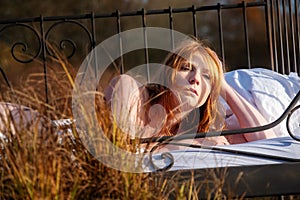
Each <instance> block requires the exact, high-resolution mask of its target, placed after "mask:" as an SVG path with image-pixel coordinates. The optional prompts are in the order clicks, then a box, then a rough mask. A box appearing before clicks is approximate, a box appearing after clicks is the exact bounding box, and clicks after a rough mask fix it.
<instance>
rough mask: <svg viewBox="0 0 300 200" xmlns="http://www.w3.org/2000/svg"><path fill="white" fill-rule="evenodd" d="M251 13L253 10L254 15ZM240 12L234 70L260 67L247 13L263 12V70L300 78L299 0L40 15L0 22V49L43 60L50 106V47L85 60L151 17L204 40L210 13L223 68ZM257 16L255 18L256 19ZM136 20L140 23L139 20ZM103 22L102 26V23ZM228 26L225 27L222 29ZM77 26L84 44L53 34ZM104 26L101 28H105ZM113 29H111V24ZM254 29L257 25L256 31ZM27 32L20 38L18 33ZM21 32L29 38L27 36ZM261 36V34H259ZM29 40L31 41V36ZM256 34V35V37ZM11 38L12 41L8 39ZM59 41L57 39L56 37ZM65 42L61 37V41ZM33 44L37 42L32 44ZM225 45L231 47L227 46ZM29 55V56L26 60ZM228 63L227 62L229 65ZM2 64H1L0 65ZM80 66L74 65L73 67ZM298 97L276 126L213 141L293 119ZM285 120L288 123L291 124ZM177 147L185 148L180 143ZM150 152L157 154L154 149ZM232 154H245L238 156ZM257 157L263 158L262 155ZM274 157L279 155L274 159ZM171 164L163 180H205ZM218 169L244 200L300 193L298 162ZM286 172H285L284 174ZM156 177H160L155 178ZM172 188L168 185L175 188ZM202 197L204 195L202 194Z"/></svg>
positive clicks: (202, 172)
mask: <svg viewBox="0 0 300 200" xmlns="http://www.w3.org/2000/svg"><path fill="white" fill-rule="evenodd" d="M251 9H252V10H251ZM236 10H237V11H238V12H240V18H239V20H240V21H238V22H239V23H240V24H241V26H242V30H241V31H239V30H237V32H238V33H239V34H240V35H241V36H242V41H243V43H244V45H243V53H242V55H243V56H244V58H245V59H244V60H242V61H241V60H239V61H237V62H236V63H233V64H234V65H236V66H241V68H249V69H250V68H253V67H256V66H257V64H254V63H255V56H253V55H252V54H255V53H254V51H255V49H254V50H253V49H252V48H251V42H252V40H253V38H250V36H249V35H250V32H251V29H250V28H249V24H250V23H252V25H253V23H254V24H255V22H253V21H252V22H250V21H249V13H251V12H252V11H253V10H257V11H259V12H260V13H262V18H261V19H263V21H264V23H263V24H264V27H261V28H262V30H263V37H264V39H263V40H264V41H265V42H266V43H265V47H266V53H265V61H264V63H265V64H264V67H266V68H269V69H271V70H273V71H276V72H279V73H282V74H288V73H290V72H296V73H298V75H299V74H300V30H299V29H300V28H299V16H300V11H299V1H298V0H276V1H273V0H264V1H255V2H245V1H242V2H240V3H236V4H221V3H218V4H216V5H207V6H197V5H193V6H191V7H186V8H172V7H169V8H166V9H160V10H145V9H142V10H138V11H132V12H124V13H122V12H120V11H119V10H117V11H116V12H113V13H104V14H97V13H89V14H82V15H73V16H42V15H41V16H39V17H32V18H23V19H6V20H3V19H2V20H0V42H1V43H0V44H5V47H8V48H9V51H10V54H9V56H10V57H11V59H12V60H14V62H19V63H23V64H24V65H26V64H30V63H31V62H33V61H34V60H35V59H39V60H41V61H42V62H41V67H42V69H43V74H44V76H43V83H44V101H45V102H46V103H49V102H50V100H49V95H48V93H49V87H48V82H49V80H48V76H47V75H48V67H49V66H48V62H49V60H50V58H51V57H55V55H54V53H53V51H52V50H51V47H50V45H49V44H52V45H56V46H58V48H59V49H60V50H61V51H63V52H64V53H65V55H66V57H67V58H68V59H69V60H70V61H71V62H72V59H74V57H76V56H78V52H79V53H80V54H81V55H83V56H85V55H86V54H87V53H88V52H90V51H91V50H92V49H93V48H95V47H96V46H97V44H99V43H100V42H101V41H102V40H104V39H105V38H106V37H107V36H109V35H111V34H117V33H120V32H122V31H124V30H126V29H127V27H126V23H125V22H124V21H126V20H127V19H129V20H132V19H133V20H135V21H136V23H137V25H136V26H138V27H148V26H150V25H149V24H148V23H147V22H148V19H149V18H150V17H151V16H164V17H165V19H166V21H167V28H169V29H171V30H176V28H175V27H176V16H178V15H181V14H188V17H189V20H190V21H191V26H190V27H189V28H190V29H189V30H187V32H188V33H189V34H192V35H194V36H195V37H198V38H202V37H205V33H204V32H203V31H202V26H201V23H203V20H202V18H199V15H201V13H205V12H209V13H212V15H214V16H215V17H216V27H217V37H216V38H213V39H211V40H212V41H211V43H213V45H214V47H215V49H216V50H217V52H218V54H219V55H220V56H221V57H222V59H223V62H224V63H227V62H228V63H230V62H231V65H232V62H234V61H231V60H230V57H232V56H234V55H229V54H228V53H227V50H226V49H227V48H228V47H227V46H228V43H226V40H228V37H229V36H228V35H227V34H229V33H228V32H224V29H225V25H226V24H225V18H224V15H226V13H227V12H233V11H236ZM252 15H253V14H252ZM136 17H137V18H138V20H136ZM102 20H103V21H105V20H109V21H110V23H113V25H112V26H113V27H114V30H115V32H114V33H105V34H107V36H103V35H101V34H100V33H103V32H105V30H104V29H101V27H100V26H99V24H98V23H100V24H101V23H102V22H101V21H102ZM103 23H104V22H103ZM224 24H225V25H224ZM70 25H71V26H74V27H75V28H77V29H76V30H80V31H81V34H80V35H79V36H76V34H72V36H74V35H75V40H76V39H77V40H78V38H76V37H79V41H80V40H81V39H82V37H85V38H86V39H87V40H86V41H85V42H84V44H82V43H83V42H81V43H80V42H79V43H78V41H75V40H74V39H73V38H69V37H68V36H66V35H67V34H66V35H64V33H63V34H61V35H60V34H58V35H56V36H52V35H55V31H57V30H58V29H59V28H62V30H66V29H68V26H70ZM102 25H103V24H102ZM110 25H111V24H110ZM252 28H253V26H252ZM15 30H17V31H24V32H22V33H21V34H20V33H17V31H15ZM23 33H27V36H26V35H25V34H23ZM260 33H261V32H260ZM28 35H29V36H28ZM252 35H253V33H252ZM254 35H255V33H254ZM10 37H12V38H10ZM55 37H57V38H55ZM60 37H61V38H60ZM33 41H34V42H33ZM121 43H122V41H121V40H120V51H122V48H121V47H122V44H121ZM226 45H227V46H226ZM24 55H25V56H24ZM143 57H144V62H145V63H149V62H150V61H149V60H150V56H149V49H148V48H145V49H144V52H143ZM228 60H229V61H228ZM0 64H1V62H0ZM126 64H128V63H125V62H124V59H123V56H121V58H120V59H119V61H118V67H119V71H120V73H125V72H126V70H127V69H126V67H127V66H126ZM1 65H2V66H0V70H1V75H2V77H3V81H4V83H5V84H6V85H7V86H8V88H10V89H12V90H13V88H14V85H13V84H12V83H11V81H10V80H9V78H8V76H7V75H6V74H7V72H6V71H5V68H4V66H3V64H1ZM74 65H76V64H74ZM299 99H300V92H299V93H298V94H297V95H296V97H295V98H294V100H293V101H292V102H291V104H290V105H289V107H288V108H287V109H286V111H285V112H284V113H283V114H282V116H281V117H279V118H278V119H277V120H276V121H274V122H272V123H270V124H268V125H265V126H262V127H254V128H248V129H239V130H231V131H222V133H219V132H216V133H211V134H210V136H212V137H213V136H216V135H229V134H241V133H249V132H256V131H258V130H266V129H269V128H272V127H274V126H276V125H277V124H278V123H280V122H281V121H282V120H283V119H285V118H287V119H289V118H290V116H291V115H292V114H293V112H295V110H297V109H299V108H300V107H299V106H296V104H297V103H298V102H299ZM288 121H289V120H287V124H288ZM287 129H288V132H289V134H290V135H291V137H292V138H293V139H295V140H297V141H300V138H299V137H297V136H296V135H295V134H294V133H292V132H291V131H290V130H289V126H288V125H287ZM195 137H196V138H200V137H207V134H202V133H200V134H191V135H181V136H175V137H161V138H151V139H144V140H142V142H149V141H155V142H158V143H159V145H161V144H167V143H170V140H172V142H173V143H174V141H179V140H181V139H186V138H195ZM176 143H177V144H178V145H185V144H180V143H179V142H176ZM193 147H194V148H205V147H204V146H193ZM214 148H215V150H221V151H229V150H225V149H218V148H217V147H214ZM152 150H155V148H153V149H152ZM233 153H241V154H242V153H243V152H238V151H235V152H233ZM165 155H166V156H167V158H169V159H172V155H171V154H165ZM257 156H264V155H259V153H258V154H257ZM275 157H276V156H275ZM170 167H171V165H169V166H166V167H164V168H162V169H158V170H157V171H163V175H164V176H165V177H170V178H172V179H173V178H174V177H175V179H180V180H184V179H189V177H190V176H191V175H192V174H193V176H195V177H198V179H199V180H201V179H203V180H204V179H205V178H207V176H206V175H205V174H207V173H206V172H207V171H206V170H203V169H201V170H193V171H190V170H182V171H176V172H174V171H172V172H167V170H168V169H169V168H170ZM215 170H226V173H227V175H226V180H227V181H226V183H225V184H224V186H223V189H224V191H227V190H228V192H229V189H230V188H231V189H232V188H235V192H236V193H235V195H238V196H241V195H246V196H249V197H251V196H269V195H285V194H286V195H289V194H299V193H300V190H299V188H298V187H297V185H298V183H299V177H300V163H299V160H298V159H295V160H293V159H292V160H289V163H283V164H277V165H269V166H268V165H262V166H246V167H245V166H243V167H229V168H226V169H225V168H224V169H220V168H218V169H215ZM283 171H287V173H284V175H283V174H282V172H283ZM154 175H155V176H156V175H157V176H158V175H160V173H158V172H157V173H154ZM238 177H239V178H240V180H242V181H240V182H239V184H238V185H235V183H236V182H235V181H236V179H237V178H238ZM171 184H172V183H170V185H171ZM199 195H200V196H201V195H203V194H201V192H200V193H199Z"/></svg>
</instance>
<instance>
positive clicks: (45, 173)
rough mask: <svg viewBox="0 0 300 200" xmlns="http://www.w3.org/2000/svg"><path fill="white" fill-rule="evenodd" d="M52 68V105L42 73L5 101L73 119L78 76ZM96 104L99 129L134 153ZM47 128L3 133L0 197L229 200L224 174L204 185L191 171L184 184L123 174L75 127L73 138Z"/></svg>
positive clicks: (60, 63)
mask: <svg viewBox="0 0 300 200" xmlns="http://www.w3.org/2000/svg"><path fill="white" fill-rule="evenodd" d="M48 64H51V65H52V66H49V68H48V69H49V71H48V83H49V84H48V86H49V90H48V91H49V104H45V103H44V102H45V98H44V88H43V81H42V80H43V79H42V78H41V76H43V75H42V74H39V73H31V74H30V75H29V76H27V77H26V79H25V80H24V84H23V86H22V88H21V89H18V90H15V91H14V93H12V91H8V92H6V93H3V94H2V95H3V96H2V97H1V100H2V101H9V102H15V103H20V104H23V105H26V106H29V107H31V108H33V109H35V110H38V111H39V112H40V113H42V114H43V115H45V116H46V117H48V118H50V119H52V120H55V119H61V118H72V112H71V91H72V79H73V78H74V75H75V74H76V73H75V72H74V71H69V70H67V69H72V67H71V66H70V64H69V63H68V62H67V61H66V60H65V59H63V57H60V59H54V60H52V62H51V63H50V62H49V63H48ZM58 69H60V70H58ZM99 97H101V95H100V96H99ZM97 101H98V102H97V105H99V106H98V109H97V111H98V120H99V125H100V126H101V127H102V129H103V130H104V132H105V134H106V135H107V136H108V138H110V139H111V140H112V141H113V143H114V144H115V145H118V146H119V147H122V148H123V149H126V150H128V151H134V148H135V147H133V146H132V145H129V144H130V143H129V142H128V138H124V137H120V136H121V135H122V133H121V131H120V130H118V128H116V126H115V124H114V123H113V122H112V120H111V118H110V115H109V112H108V111H107V109H105V106H104V102H103V101H102V100H101V98H97ZM35 120H39V119H35ZM43 127H44V128H43V129H42V130H39V129H38V128H37V126H36V125H34V123H32V124H30V125H29V126H24V127H22V128H21V129H20V130H19V131H18V132H17V133H16V134H13V132H12V131H11V130H9V129H8V130H7V131H6V132H5V135H6V137H7V138H6V139H5V140H1V142H0V156H1V161H0V172H1V175H0V199H169V198H172V199H198V193H203V194H204V196H206V197H207V198H208V199H224V198H225V199H226V198H228V197H227V196H225V195H224V193H223V191H222V189H221V188H222V186H223V184H224V182H225V174H226V172H224V173H223V172H222V173H219V174H215V173H212V172H211V173H207V174H206V175H204V177H206V178H207V179H206V180H205V181H199V180H200V179H199V177H197V176H195V175H194V174H193V173H192V175H191V176H190V177H189V178H188V179H184V180H182V179H181V177H180V175H179V174H175V175H173V176H171V177H169V176H168V177H166V176H164V174H154V175H153V174H149V173H125V172H121V171H118V170H115V169H112V168H109V167H106V166H105V165H103V164H102V163H101V162H99V161H98V160H97V159H95V158H94V157H93V156H92V155H91V154H90V153H89V152H88V151H87V150H86V148H85V147H84V145H83V144H82V142H81V140H80V139H79V138H78V137H77V132H76V129H75V128H74V127H71V129H72V133H71V134H70V133H68V132H65V133H64V134H63V135H61V136H60V135H58V134H57V131H58V130H57V128H53V126H52V124H51V123H47V122H46V123H43ZM121 164H122V163H121ZM201 180H202V179H201ZM208 185H210V186H209V187H208Z"/></svg>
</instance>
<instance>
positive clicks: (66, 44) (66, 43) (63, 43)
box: [45, 20, 94, 59]
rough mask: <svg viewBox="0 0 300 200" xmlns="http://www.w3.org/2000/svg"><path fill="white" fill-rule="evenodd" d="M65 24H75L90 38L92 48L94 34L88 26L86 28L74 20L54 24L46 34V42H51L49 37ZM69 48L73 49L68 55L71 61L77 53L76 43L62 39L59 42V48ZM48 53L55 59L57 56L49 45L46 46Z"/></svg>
mask: <svg viewBox="0 0 300 200" xmlns="http://www.w3.org/2000/svg"><path fill="white" fill-rule="evenodd" d="M65 24H74V25H76V26H78V27H80V28H81V29H82V30H83V31H84V32H85V33H86V35H87V36H88V38H89V41H90V45H91V46H92V44H93V43H94V41H93V39H92V38H93V37H92V34H91V32H90V31H89V30H88V28H87V27H86V26H84V25H83V24H82V23H80V22H77V21H74V20H63V21H59V22H56V23H54V24H52V25H51V26H50V27H49V29H48V31H47V32H46V34H45V40H46V41H49V36H50V34H51V32H52V31H54V29H55V28H57V27H58V26H59V25H65ZM67 47H69V48H68V49H71V50H70V53H68V54H67V55H66V57H67V58H68V59H69V58H71V57H73V56H74V54H75V52H76V49H77V45H76V43H75V42H74V41H73V40H71V39H62V40H61V41H60V42H59V48H60V49H61V50H66V48H67ZM46 51H47V53H48V54H49V55H50V56H53V57H55V55H54V54H53V52H52V51H51V48H50V47H49V44H46Z"/></svg>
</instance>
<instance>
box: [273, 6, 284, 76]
mask: <svg viewBox="0 0 300 200" xmlns="http://www.w3.org/2000/svg"><path fill="white" fill-rule="evenodd" d="M275 2H277V26H278V36H279V49H280V53H281V63H280V64H281V66H280V69H281V71H280V72H281V73H283V74H284V73H285V71H284V69H285V59H284V51H283V48H284V45H283V36H282V34H283V33H282V32H283V31H282V15H281V12H280V1H279V0H278V1H275Z"/></svg>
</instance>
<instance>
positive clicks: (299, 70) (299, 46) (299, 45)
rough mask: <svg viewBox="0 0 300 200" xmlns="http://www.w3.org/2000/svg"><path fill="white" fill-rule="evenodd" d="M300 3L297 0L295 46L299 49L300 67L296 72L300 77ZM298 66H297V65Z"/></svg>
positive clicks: (299, 61) (299, 59)
mask: <svg viewBox="0 0 300 200" xmlns="http://www.w3.org/2000/svg"><path fill="white" fill-rule="evenodd" d="M298 2H299V1H298V0H295V21H296V37H297V39H296V43H295V45H296V46H297V47H298V56H296V57H298V67H297V68H296V69H297V70H296V72H298V75H300V33H299V31H300V30H299V14H300V13H299V10H298V6H299V3H298ZM296 66H297V65H296Z"/></svg>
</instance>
